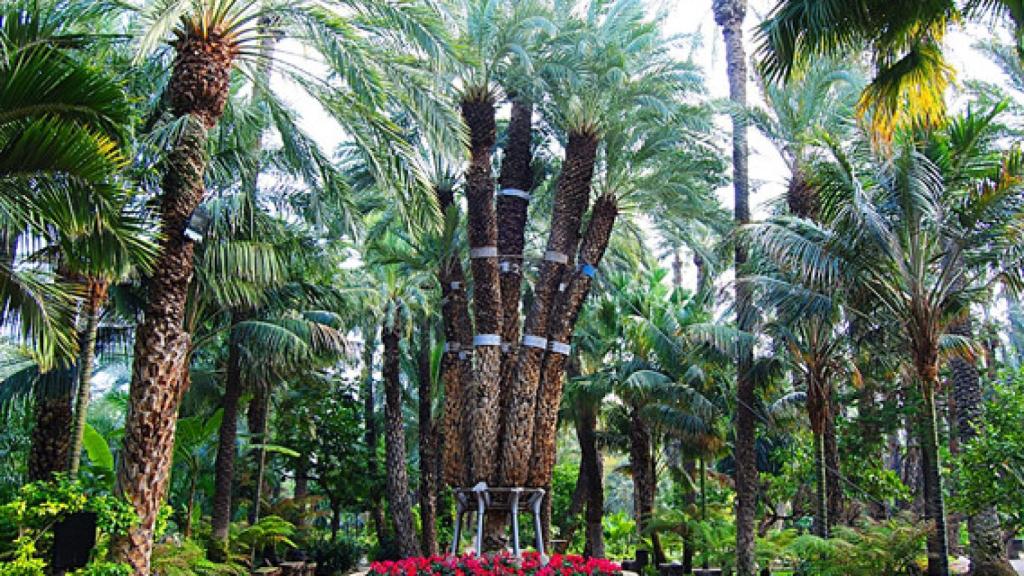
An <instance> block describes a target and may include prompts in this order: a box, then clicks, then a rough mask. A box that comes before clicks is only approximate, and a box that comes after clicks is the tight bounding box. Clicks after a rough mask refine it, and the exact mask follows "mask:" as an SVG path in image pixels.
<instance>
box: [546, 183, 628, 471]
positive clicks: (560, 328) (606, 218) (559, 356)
mask: <svg viewBox="0 0 1024 576" xmlns="http://www.w3.org/2000/svg"><path fill="white" fill-rule="evenodd" d="M618 213H619V211H618V202H617V200H616V199H615V197H614V196H612V195H610V194H605V195H602V196H601V197H599V198H598V199H597V201H596V202H595V203H594V209H593V210H592V212H591V216H590V223H589V224H588V225H587V231H586V234H585V235H584V238H583V241H582V242H581V245H580V252H579V258H578V260H579V267H578V269H577V270H576V271H574V272H573V273H572V275H571V276H570V277H569V279H568V286H567V287H566V289H565V291H564V292H562V293H561V294H560V297H559V300H558V302H557V303H556V304H555V310H554V312H553V315H552V319H551V323H550V324H549V327H550V331H549V332H548V339H549V340H550V341H551V342H552V343H553V344H564V345H566V346H567V345H568V344H569V342H570V340H572V333H573V330H574V329H575V327H576V320H577V319H578V318H579V313H580V310H581V309H582V308H583V303H584V302H585V301H586V298H587V294H589V293H590V287H591V285H592V283H593V280H594V278H593V275H594V274H596V270H597V267H598V266H599V265H600V264H601V259H602V258H603V257H604V252H605V250H606V249H607V247H608V241H609V240H610V239H611V234H612V230H613V229H614V227H615V220H616V218H617V217H618ZM567 358H568V356H567V351H566V350H565V349H562V350H555V349H554V348H553V347H552V349H551V350H550V351H549V352H548V353H547V355H546V356H545V357H544V363H543V365H542V367H541V369H542V379H541V382H540V389H539V390H538V392H537V407H536V416H535V420H536V429H535V430H534V436H533V448H532V451H531V452H532V458H531V461H530V462H531V463H530V467H529V468H530V470H529V476H528V481H529V484H530V485H531V486H544V485H546V484H549V483H550V482H551V473H552V471H553V470H554V467H555V456H556V450H555V442H556V439H557V438H556V436H557V430H558V406H559V404H561V401H562V385H563V380H564V376H565V362H566V359H567Z"/></svg>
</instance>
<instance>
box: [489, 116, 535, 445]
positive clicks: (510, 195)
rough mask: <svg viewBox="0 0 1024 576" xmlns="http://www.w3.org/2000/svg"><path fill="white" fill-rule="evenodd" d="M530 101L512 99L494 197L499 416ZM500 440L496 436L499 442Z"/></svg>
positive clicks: (526, 173)
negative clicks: (497, 259) (499, 314)
mask: <svg viewBox="0 0 1024 576" xmlns="http://www.w3.org/2000/svg"><path fill="white" fill-rule="evenodd" d="M532 121H533V103H532V102H530V101H529V100H526V99H524V98H515V97H513V98H512V117H511V118H510V120H509V123H508V132H507V134H506V140H507V142H506V144H505V155H504V157H503V158H502V161H501V173H500V174H499V175H498V186H499V187H500V189H501V193H500V194H499V195H498V199H497V219H498V254H499V255H500V258H501V264H500V266H501V309H502V320H501V341H502V342H503V343H505V344H508V347H507V349H503V351H502V359H501V393H502V397H501V406H502V415H503V416H504V415H506V414H508V410H509V406H510V403H511V389H512V384H511V382H510V380H511V378H512V374H513V368H514V359H515V357H516V352H517V351H518V343H519V338H520V333H519V332H520V330H519V300H520V296H521V292H522V282H523V246H524V244H525V232H526V217H527V210H528V208H529V206H530V201H529V200H527V199H526V198H523V197H522V196H520V195H519V194H521V193H526V194H529V193H530V190H531V189H532V188H533V168H532V166H531V162H532V160H533V146H532V144H533V143H532V140H533V137H532V136H533V134H532ZM500 441H501V439H500V438H499V442H500Z"/></svg>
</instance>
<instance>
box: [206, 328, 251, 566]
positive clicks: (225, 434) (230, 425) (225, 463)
mask: <svg viewBox="0 0 1024 576" xmlns="http://www.w3.org/2000/svg"><path fill="white" fill-rule="evenodd" d="M245 319H246V315H245V314H244V313H242V312H238V311H236V312H233V313H232V314H231V326H232V327H234V326H237V325H238V324H239V323H240V322H243V321H244V320H245ZM243 388H244V385H243V384H242V344H241V342H240V341H239V338H238V336H237V335H236V334H235V331H232V332H231V334H230V336H229V341H228V366H227V374H226V378H225V379H224V398H223V399H222V400H221V410H222V411H223V412H222V417H221V421H220V429H219V430H218V434H217V458H216V460H215V462H214V477H213V518H212V520H211V524H212V530H213V538H212V542H211V543H210V557H211V559H213V560H216V561H219V562H223V561H225V560H226V559H227V544H228V529H229V528H230V527H231V488H232V485H233V484H234V480H235V452H236V451H237V449H238V448H237V446H236V444H237V441H238V403H239V400H240V399H241V397H242V391H243Z"/></svg>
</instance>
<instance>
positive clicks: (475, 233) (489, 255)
mask: <svg viewBox="0 0 1024 576" xmlns="http://www.w3.org/2000/svg"><path fill="white" fill-rule="evenodd" d="M462 118H463V120H464V121H465V123H466V126H467V127H468V128H469V140H470V160H469V168H468V169H467V172H466V201H467V208H468V211H469V220H468V224H467V225H468V229H469V247H470V251H471V253H470V257H471V259H472V261H471V265H470V269H471V271H472V274H473V313H474V318H475V321H476V334H477V335H480V336H484V337H494V336H497V337H498V338H499V340H500V336H501V319H502V318H501V279H500V276H499V266H498V255H497V252H498V228H497V221H496V217H495V211H494V178H493V177H492V175H491V149H492V148H493V147H494V140H495V121H494V101H493V99H492V98H491V96H490V95H489V94H487V95H484V96H481V97H474V98H471V99H466V100H463V101H462ZM473 252H480V253H478V254H474V253H473ZM474 354H475V356H476V366H475V370H474V372H473V376H474V377H473V385H472V387H471V388H470V390H468V391H467V393H466V394H465V395H464V401H465V403H466V404H465V407H464V410H466V412H467V413H466V417H465V425H466V433H467V434H468V435H469V463H470V479H471V481H473V482H480V481H485V482H493V481H494V479H495V471H496V469H497V460H496V458H495V449H496V447H497V442H498V422H499V415H498V411H499V401H500V395H501V391H500V379H501V346H500V342H499V343H494V342H482V341H481V343H480V345H479V346H474Z"/></svg>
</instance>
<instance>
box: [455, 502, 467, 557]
mask: <svg viewBox="0 0 1024 576" xmlns="http://www.w3.org/2000/svg"><path fill="white" fill-rule="evenodd" d="M465 513H466V511H465V510H463V509H462V505H461V504H459V505H458V506H456V508H455V534H454V535H453V536H452V556H457V555H458V554H459V539H460V538H461V537H462V516H463V514H465Z"/></svg>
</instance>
